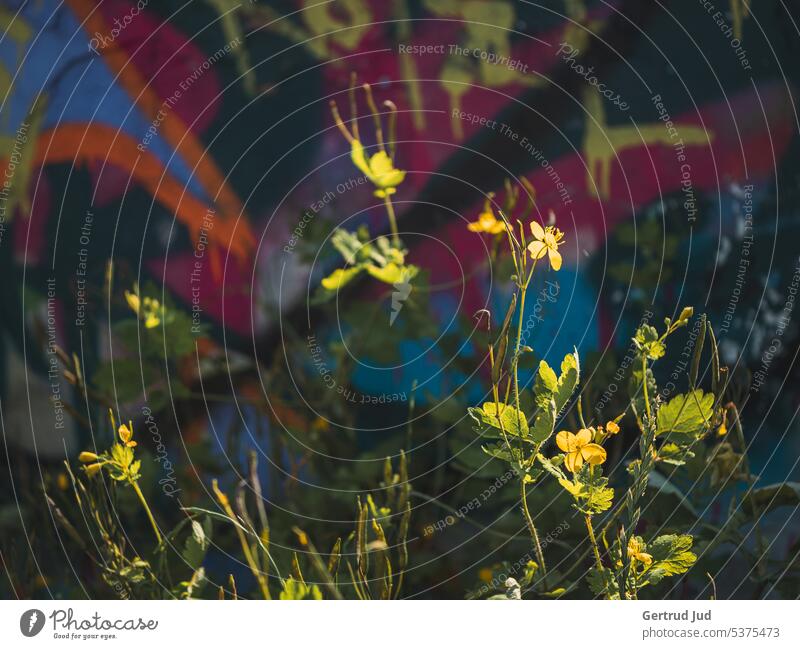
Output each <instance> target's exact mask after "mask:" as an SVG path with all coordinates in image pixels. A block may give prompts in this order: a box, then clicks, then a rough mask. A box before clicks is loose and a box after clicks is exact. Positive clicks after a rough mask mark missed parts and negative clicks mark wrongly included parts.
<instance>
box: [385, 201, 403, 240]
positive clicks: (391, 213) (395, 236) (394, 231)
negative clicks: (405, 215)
mask: <svg viewBox="0 0 800 649" xmlns="http://www.w3.org/2000/svg"><path fill="white" fill-rule="evenodd" d="M383 203H384V205H386V211H387V213H388V214H389V228H390V229H391V231H392V241H393V242H394V245H395V246H399V245H400V235H399V234H398V233H397V217H396V216H395V213H394V205H392V199H391V198H389V196H388V195H387V196H384V197H383Z"/></svg>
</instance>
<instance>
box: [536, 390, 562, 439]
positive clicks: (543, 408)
mask: <svg viewBox="0 0 800 649" xmlns="http://www.w3.org/2000/svg"><path fill="white" fill-rule="evenodd" d="M556 413H557V410H556V402H555V399H548V400H547V401H546V402H544V403H542V404H539V409H538V410H537V412H536V416H535V417H534V419H533V424H532V425H531V428H530V439H531V442H533V443H534V444H541V443H543V442H545V441H546V440H547V438H548V437H550V435H552V434H553V428H554V427H555V425H556Z"/></svg>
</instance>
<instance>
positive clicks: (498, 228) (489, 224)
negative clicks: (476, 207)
mask: <svg viewBox="0 0 800 649" xmlns="http://www.w3.org/2000/svg"><path fill="white" fill-rule="evenodd" d="M467 229H468V230H469V231H470V232H486V233H487V234H500V233H501V232H502V231H503V230H505V229H506V224H505V223H503V221H502V219H498V218H497V217H496V216H495V215H494V210H492V205H491V199H490V198H487V199H486V202H485V203H484V205H483V212H481V213H480V215H479V216H478V220H477V221H475V222H474V223H470V224H468V225H467Z"/></svg>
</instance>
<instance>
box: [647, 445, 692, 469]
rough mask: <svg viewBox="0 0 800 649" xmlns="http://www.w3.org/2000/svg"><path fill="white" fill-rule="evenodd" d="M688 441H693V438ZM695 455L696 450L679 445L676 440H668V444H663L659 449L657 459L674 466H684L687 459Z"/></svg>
mask: <svg viewBox="0 0 800 649" xmlns="http://www.w3.org/2000/svg"><path fill="white" fill-rule="evenodd" d="M688 441H689V442H691V441H692V440H688ZM694 455H695V454H694V452H693V451H690V450H689V447H688V446H679V445H678V444H675V443H674V442H667V443H666V444H662V445H661V448H659V449H658V457H657V458H656V461H657V462H663V463H664V464H671V465H672V466H683V465H684V464H686V461H687V460H691V459H692V458H693V457H694Z"/></svg>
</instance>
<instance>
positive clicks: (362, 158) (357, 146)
mask: <svg viewBox="0 0 800 649" xmlns="http://www.w3.org/2000/svg"><path fill="white" fill-rule="evenodd" d="M350 160H352V161H353V164H354V165H355V166H356V167H358V170H359V171H360V172H361V173H363V174H364V175H365V176H366V177H367V178H369V179H370V180H372V171H371V170H370V168H369V164H368V163H367V157H366V155H364V147H363V146H362V145H361V142H359V141H358V140H353V142H352V144H351V145H350Z"/></svg>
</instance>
